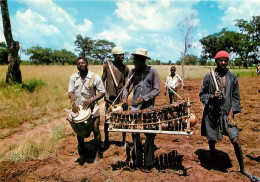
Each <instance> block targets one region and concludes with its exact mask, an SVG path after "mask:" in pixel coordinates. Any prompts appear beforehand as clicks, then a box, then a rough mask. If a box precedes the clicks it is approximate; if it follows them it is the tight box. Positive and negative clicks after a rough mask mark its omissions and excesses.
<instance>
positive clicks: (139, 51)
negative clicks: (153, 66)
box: [132, 48, 151, 59]
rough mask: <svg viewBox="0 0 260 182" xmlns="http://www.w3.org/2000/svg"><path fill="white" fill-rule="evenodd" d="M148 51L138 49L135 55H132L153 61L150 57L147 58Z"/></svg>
mask: <svg viewBox="0 0 260 182" xmlns="http://www.w3.org/2000/svg"><path fill="white" fill-rule="evenodd" d="M147 52H148V51H147V50H145V49H142V48H138V49H136V50H135V53H132V55H133V56H134V55H139V56H144V57H146V58H147V59H151V58H150V57H148V56H147Z"/></svg>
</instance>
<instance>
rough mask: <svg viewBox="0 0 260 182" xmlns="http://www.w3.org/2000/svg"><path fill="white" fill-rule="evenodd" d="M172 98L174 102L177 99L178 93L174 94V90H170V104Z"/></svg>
mask: <svg viewBox="0 0 260 182" xmlns="http://www.w3.org/2000/svg"><path fill="white" fill-rule="evenodd" d="M175 92H176V91H175ZM172 99H173V101H174V102H176V101H177V95H176V94H174V93H173V92H169V100H170V104H172Z"/></svg>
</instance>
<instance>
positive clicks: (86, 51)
mask: <svg viewBox="0 0 260 182" xmlns="http://www.w3.org/2000/svg"><path fill="white" fill-rule="evenodd" d="M74 44H75V46H76V49H75V50H76V51H80V53H79V56H82V57H86V56H90V55H91V52H92V50H93V49H94V47H95V40H92V39H91V38H90V37H83V36H82V35H81V34H78V35H76V40H75V42H74Z"/></svg>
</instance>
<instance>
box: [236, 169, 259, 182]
mask: <svg viewBox="0 0 260 182" xmlns="http://www.w3.org/2000/svg"><path fill="white" fill-rule="evenodd" d="M240 173H241V174H243V175H245V176H247V177H248V178H249V179H250V181H255V182H259V181H260V178H258V177H257V176H254V175H252V174H250V173H249V172H247V171H246V170H241V171H240Z"/></svg>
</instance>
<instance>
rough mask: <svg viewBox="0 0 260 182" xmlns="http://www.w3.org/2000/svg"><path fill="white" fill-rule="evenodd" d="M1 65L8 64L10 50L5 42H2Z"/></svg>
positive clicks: (0, 44) (0, 48)
mask: <svg viewBox="0 0 260 182" xmlns="http://www.w3.org/2000/svg"><path fill="white" fill-rule="evenodd" d="M0 64H1V65H3V64H8V48H7V45H6V44H5V42H0Z"/></svg>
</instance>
